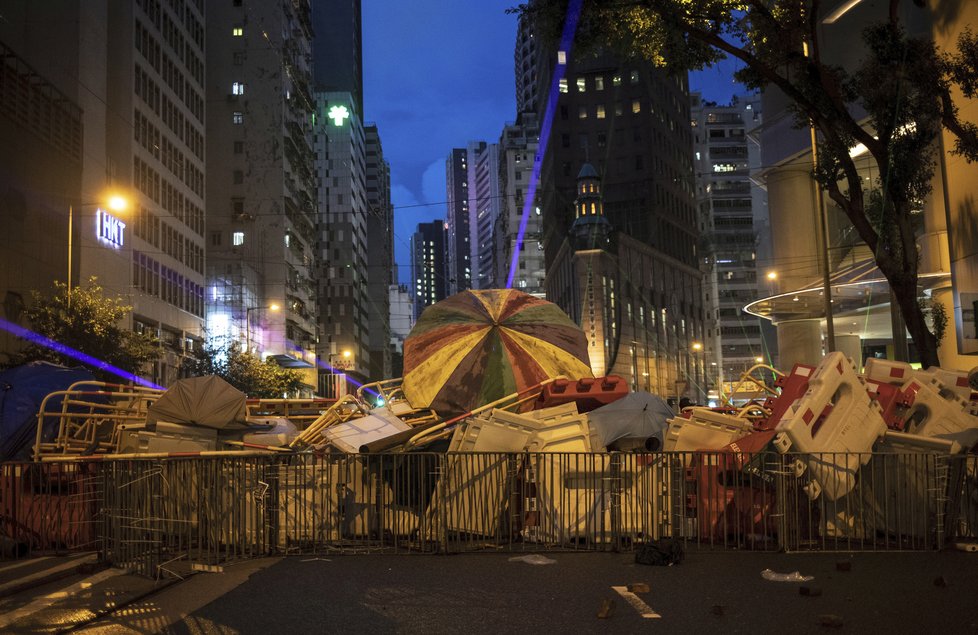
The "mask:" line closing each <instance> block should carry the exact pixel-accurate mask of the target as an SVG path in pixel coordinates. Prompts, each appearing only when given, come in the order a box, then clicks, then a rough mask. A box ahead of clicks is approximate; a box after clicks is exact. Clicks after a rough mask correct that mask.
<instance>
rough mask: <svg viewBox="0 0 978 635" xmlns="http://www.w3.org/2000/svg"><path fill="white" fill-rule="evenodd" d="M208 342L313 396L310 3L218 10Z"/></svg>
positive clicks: (210, 27)
mask: <svg viewBox="0 0 978 635" xmlns="http://www.w3.org/2000/svg"><path fill="white" fill-rule="evenodd" d="M207 37H208V46H207V71H208V81H207V96H208V104H210V108H209V109H208V117H207V156H208V158H209V160H210V165H211V166H213V167H212V169H211V170H210V171H209V173H208V181H207V201H208V214H207V247H208V269H207V272H208V274H207V277H208V283H207V286H208V289H207V294H208V296H207V303H208V307H207V308H208V316H207V325H208V335H209V336H222V335H223V336H231V337H234V338H239V339H243V340H247V341H245V346H246V347H247V348H249V349H250V350H251V351H252V352H255V353H259V354H261V355H262V357H269V356H270V357H272V358H273V359H274V360H276V361H277V362H278V363H279V364H281V365H282V366H285V367H289V368H297V369H301V370H303V373H304V378H305V384H306V388H305V389H304V393H305V394H311V393H312V392H314V391H315V389H316V385H317V384H316V370H315V365H316V343H317V339H318V333H317V329H318V324H317V323H318V309H317V306H316V285H315V282H314V280H315V274H316V252H315V249H316V182H315V175H314V172H313V152H312V121H313V113H314V112H316V110H315V103H314V101H313V100H314V97H313V94H312V92H311V91H310V88H309V82H310V79H311V69H310V67H309V57H310V54H311V53H310V50H311V49H310V39H311V37H312V23H311V20H310V7H309V2H308V0H297V1H296V2H290V3H284V4H273V3H269V4H265V3H240V2H225V3H210V4H208V15H207Z"/></svg>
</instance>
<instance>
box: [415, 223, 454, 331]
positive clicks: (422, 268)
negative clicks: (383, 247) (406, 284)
mask: <svg viewBox="0 0 978 635" xmlns="http://www.w3.org/2000/svg"><path fill="white" fill-rule="evenodd" d="M445 225H446V223H445V221H441V220H436V221H432V222H430V223H418V229H417V231H415V232H414V235H413V236H412V237H411V280H412V281H413V285H412V286H413V288H414V317H415V319H417V318H419V317H421V313H422V312H423V311H424V309H425V307H427V306H430V305H432V304H434V303H435V302H438V301H439V300H444V299H445V298H446V297H447V295H446V294H447V287H448V285H447V284H446V274H445V272H446V268H447V266H446V262H445V254H446V252H447V250H446V248H445V244H446V242H447V238H448V230H447V229H446V227H445Z"/></svg>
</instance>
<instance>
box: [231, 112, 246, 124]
mask: <svg viewBox="0 0 978 635" xmlns="http://www.w3.org/2000/svg"><path fill="white" fill-rule="evenodd" d="M231 122H232V123H235V124H239V123H244V113H243V112H238V111H234V113H233V114H232V115H231Z"/></svg>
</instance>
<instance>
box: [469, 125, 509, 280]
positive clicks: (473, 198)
mask: <svg viewBox="0 0 978 635" xmlns="http://www.w3.org/2000/svg"><path fill="white" fill-rule="evenodd" d="M469 151H470V154H471V155H473V156H472V157H471V159H470V161H469V210H470V213H471V214H472V223H471V224H472V227H471V229H472V233H473V237H472V241H471V245H472V246H473V249H472V256H471V257H472V263H473V267H472V276H473V278H472V279H473V285H472V286H473V287H475V288H477V289H493V288H496V287H498V286H500V285H503V286H505V284H506V281H505V280H503V281H502V282H501V283H500V282H498V281H497V279H496V257H497V256H496V250H495V247H496V245H495V242H494V240H493V234H494V228H495V226H496V222H497V221H498V219H499V212H500V209H501V203H502V195H501V190H500V179H499V177H500V172H499V158H500V157H499V145H498V144H495V143H479V144H476V145H474V146H470V148H469Z"/></svg>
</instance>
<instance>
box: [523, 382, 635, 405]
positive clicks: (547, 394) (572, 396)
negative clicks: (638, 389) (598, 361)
mask: <svg viewBox="0 0 978 635" xmlns="http://www.w3.org/2000/svg"><path fill="white" fill-rule="evenodd" d="M627 394H628V382H626V381H625V378H624V377H621V376H619V375H608V376H607V377H595V378H593V379H592V378H590V377H585V378H582V379H578V380H577V381H574V380H569V379H558V380H556V381H555V382H553V383H551V384H547V385H546V386H544V387H543V391H542V392H541V393H540V396H539V397H538V398H537V400H536V402H535V404H534V409H535V410H540V409H542V408H550V407H553V406H559V405H561V404H565V403H570V402H572V401H574V402H576V403H577V410H578V412H590V411H592V410H594V409H595V408H599V407H601V406H606V405H608V404H610V403H611V402H613V401H618V400H619V399H621V398H622V397H624V396H625V395H627Z"/></svg>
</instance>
